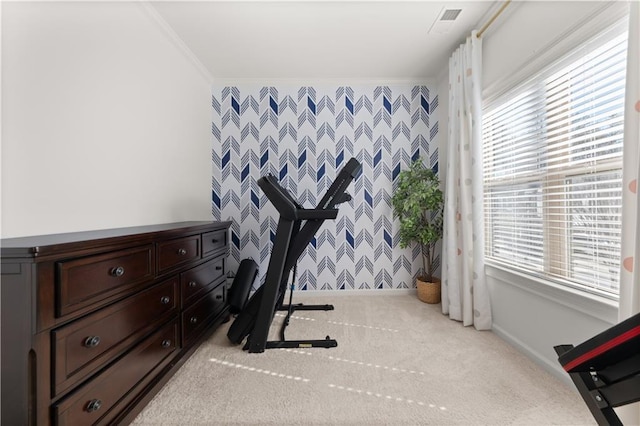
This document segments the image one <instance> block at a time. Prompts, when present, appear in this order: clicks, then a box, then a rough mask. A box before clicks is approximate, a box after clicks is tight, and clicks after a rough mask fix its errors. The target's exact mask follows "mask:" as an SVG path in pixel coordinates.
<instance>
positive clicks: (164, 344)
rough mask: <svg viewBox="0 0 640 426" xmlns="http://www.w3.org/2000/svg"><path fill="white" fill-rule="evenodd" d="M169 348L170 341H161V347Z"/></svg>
mask: <svg viewBox="0 0 640 426" xmlns="http://www.w3.org/2000/svg"><path fill="white" fill-rule="evenodd" d="M169 346H171V340H168V339H165V340H163V341H162V347H163V348H165V349H166V348H168V347H169Z"/></svg>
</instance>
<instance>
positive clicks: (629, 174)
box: [619, 2, 640, 321]
mask: <svg viewBox="0 0 640 426" xmlns="http://www.w3.org/2000/svg"><path fill="white" fill-rule="evenodd" d="M639 21H640V4H638V2H631V10H630V15H629V47H628V53H627V84H626V88H625V115H624V148H623V153H622V158H623V165H622V250H621V251H622V268H621V271H620V310H619V319H620V320H621V321H622V320H624V319H626V318H629V317H630V316H632V315H633V314H636V313H638V312H640V227H639V226H638V221H639V220H640V214H638V213H639V210H640V207H639V205H640V204H639V203H640V199H639V198H638V180H640V147H639V146H640V82H639V80H640V22H639Z"/></svg>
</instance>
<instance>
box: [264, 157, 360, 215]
mask: <svg viewBox="0 0 640 426" xmlns="http://www.w3.org/2000/svg"><path fill="white" fill-rule="evenodd" d="M361 168H362V165H361V164H360V162H359V161H358V160H356V159H355V158H351V159H350V160H349V161H347V164H345V165H344V167H343V168H342V169H341V170H340V172H339V173H338V176H336V179H335V180H334V181H333V184H331V186H330V188H329V189H328V190H327V192H326V194H325V195H324V197H323V198H322V200H321V201H320V203H319V204H318V206H317V207H316V208H315V209H305V208H303V207H302V206H301V205H300V204H298V202H297V201H296V200H295V199H294V198H293V197H292V196H291V194H290V193H289V191H287V190H286V189H284V188H283V187H282V186H281V185H280V183H279V182H278V179H276V177H275V176H273V175H272V174H268V175H267V176H263V177H261V178H260V179H258V186H259V187H260V189H262V191H263V192H264V193H265V195H266V196H267V198H268V199H269V201H271V204H273V205H274V207H275V208H276V210H278V213H280V216H281V217H282V218H284V219H287V220H325V219H335V218H336V217H337V216H338V210H337V209H334V208H333V207H334V206H335V205H336V204H341V203H344V202H347V201H351V195H349V194H347V193H346V192H345V190H346V189H347V186H348V185H349V183H350V182H351V181H352V180H353V179H354V178H355V177H357V176H358V174H359V173H360V169H361Z"/></svg>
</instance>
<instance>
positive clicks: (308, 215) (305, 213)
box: [296, 209, 338, 220]
mask: <svg viewBox="0 0 640 426" xmlns="http://www.w3.org/2000/svg"><path fill="white" fill-rule="evenodd" d="M297 213H298V214H297V218H296V219H300V220H327V219H335V218H336V217H338V209H300V210H298V212H297Z"/></svg>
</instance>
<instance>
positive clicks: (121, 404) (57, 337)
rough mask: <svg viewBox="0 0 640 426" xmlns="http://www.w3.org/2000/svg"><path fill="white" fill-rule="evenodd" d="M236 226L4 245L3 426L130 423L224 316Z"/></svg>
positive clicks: (153, 229) (165, 228)
mask: <svg viewBox="0 0 640 426" xmlns="http://www.w3.org/2000/svg"><path fill="white" fill-rule="evenodd" d="M229 225H230V222H183V223H171V224H163V225H151V226H143V227H135V228H122V229H110V230H103V231H92V232H77V233H70V234H58V235H46V236H37V237H25V238H13V239H5V240H2V243H1V244H2V281H1V284H0V289H1V307H2V311H1V317H2V323H1V326H2V330H1V333H2V349H1V352H2V353H1V355H2V361H1V363H2V372H1V381H2V388H1V392H2V394H1V396H2V413H1V414H2V417H1V420H2V424H3V425H16V426H20V425H72V426H79V425H90V424H127V423H130V422H131V421H132V420H133V419H134V418H135V416H136V415H137V414H138V413H139V412H140V411H141V410H142V408H143V407H144V406H145V405H146V404H147V403H148V402H149V401H150V400H151V398H152V397H153V396H154V395H155V394H156V393H157V392H158V391H159V390H160V389H161V387H162V386H163V385H164V384H165V383H166V382H167V380H169V378H170V377H171V375H173V373H175V371H176V370H177V369H178V368H179V367H180V366H181V365H182V363H184V361H186V359H187V358H188V357H189V356H190V355H191V353H192V352H193V351H194V350H195V349H196V348H197V346H198V343H199V342H201V341H202V340H203V339H204V338H205V337H206V336H207V335H209V334H210V332H211V331H212V330H214V329H215V328H216V327H217V326H218V325H220V323H222V322H223V321H225V320H226V319H228V316H229V314H228V306H227V304H226V272H227V265H226V262H227V256H228V252H229V237H228V228H229Z"/></svg>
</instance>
